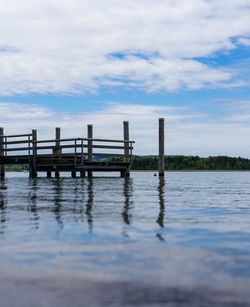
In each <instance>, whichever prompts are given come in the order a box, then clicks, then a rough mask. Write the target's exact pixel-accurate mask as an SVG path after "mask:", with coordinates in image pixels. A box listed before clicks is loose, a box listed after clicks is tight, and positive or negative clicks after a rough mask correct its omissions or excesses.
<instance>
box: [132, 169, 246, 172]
mask: <svg viewBox="0 0 250 307" xmlns="http://www.w3.org/2000/svg"><path fill="white" fill-rule="evenodd" d="M130 172H135V173H137V172H151V173H158V170H130ZM176 172H178V173H179V172H182V173H183V172H186V173H190V172H212V173H214V172H250V170H247V169H239V170H237V169H233V170H228V169H221V170H212V169H211V170H209V169H201V170H198V169H196V170H165V173H176Z"/></svg>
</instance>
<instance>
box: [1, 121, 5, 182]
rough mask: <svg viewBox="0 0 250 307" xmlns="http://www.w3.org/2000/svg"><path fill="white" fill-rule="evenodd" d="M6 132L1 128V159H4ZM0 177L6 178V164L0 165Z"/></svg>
mask: <svg viewBox="0 0 250 307" xmlns="http://www.w3.org/2000/svg"><path fill="white" fill-rule="evenodd" d="M3 135H4V130H3V128H2V127H1V128H0V159H1V158H3V157H4V137H3ZM0 177H1V178H4V177H5V169H4V164H1V165H0Z"/></svg>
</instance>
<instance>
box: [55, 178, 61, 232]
mask: <svg viewBox="0 0 250 307" xmlns="http://www.w3.org/2000/svg"><path fill="white" fill-rule="evenodd" d="M54 188H55V197H54V209H53V212H54V214H55V219H56V221H57V223H58V226H59V228H60V229H63V227H64V226H63V220H62V214H61V207H62V204H61V202H62V184H61V179H55V180H54Z"/></svg>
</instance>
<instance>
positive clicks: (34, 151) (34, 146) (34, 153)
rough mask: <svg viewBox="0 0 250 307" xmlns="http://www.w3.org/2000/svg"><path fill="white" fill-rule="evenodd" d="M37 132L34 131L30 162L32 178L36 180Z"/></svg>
mask: <svg viewBox="0 0 250 307" xmlns="http://www.w3.org/2000/svg"><path fill="white" fill-rule="evenodd" d="M36 141H37V131H36V130H34V129H33V130H32V161H30V172H29V175H30V177H32V178H34V177H37V171H36V156H37V143H36Z"/></svg>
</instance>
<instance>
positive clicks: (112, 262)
mask: <svg viewBox="0 0 250 307" xmlns="http://www.w3.org/2000/svg"><path fill="white" fill-rule="evenodd" d="M153 175H154V173H151V172H147V173H146V172H140V173H132V174H131V178H129V179H128V178H119V177H111V176H109V177H93V178H92V179H88V178H84V179H81V178H75V179H72V178H70V177H64V178H60V179H46V178H37V179H33V180H31V179H29V178H28V177H27V174H24V173H8V174H7V178H6V179H5V180H4V182H1V185H5V186H7V187H8V189H7V190H0V246H1V248H0V257H1V264H0V281H1V283H0V306H68V305H69V304H71V305H72V306H85V305H86V306H135V305H140V306H163V305H167V306H179V305H181V306H189V305H190V306H211V305H214V306H250V291H249V289H250V173H249V172H213V173H209V172H194V173H193V172H171V173H166V176H165V179H164V178H159V177H155V176H153Z"/></svg>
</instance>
